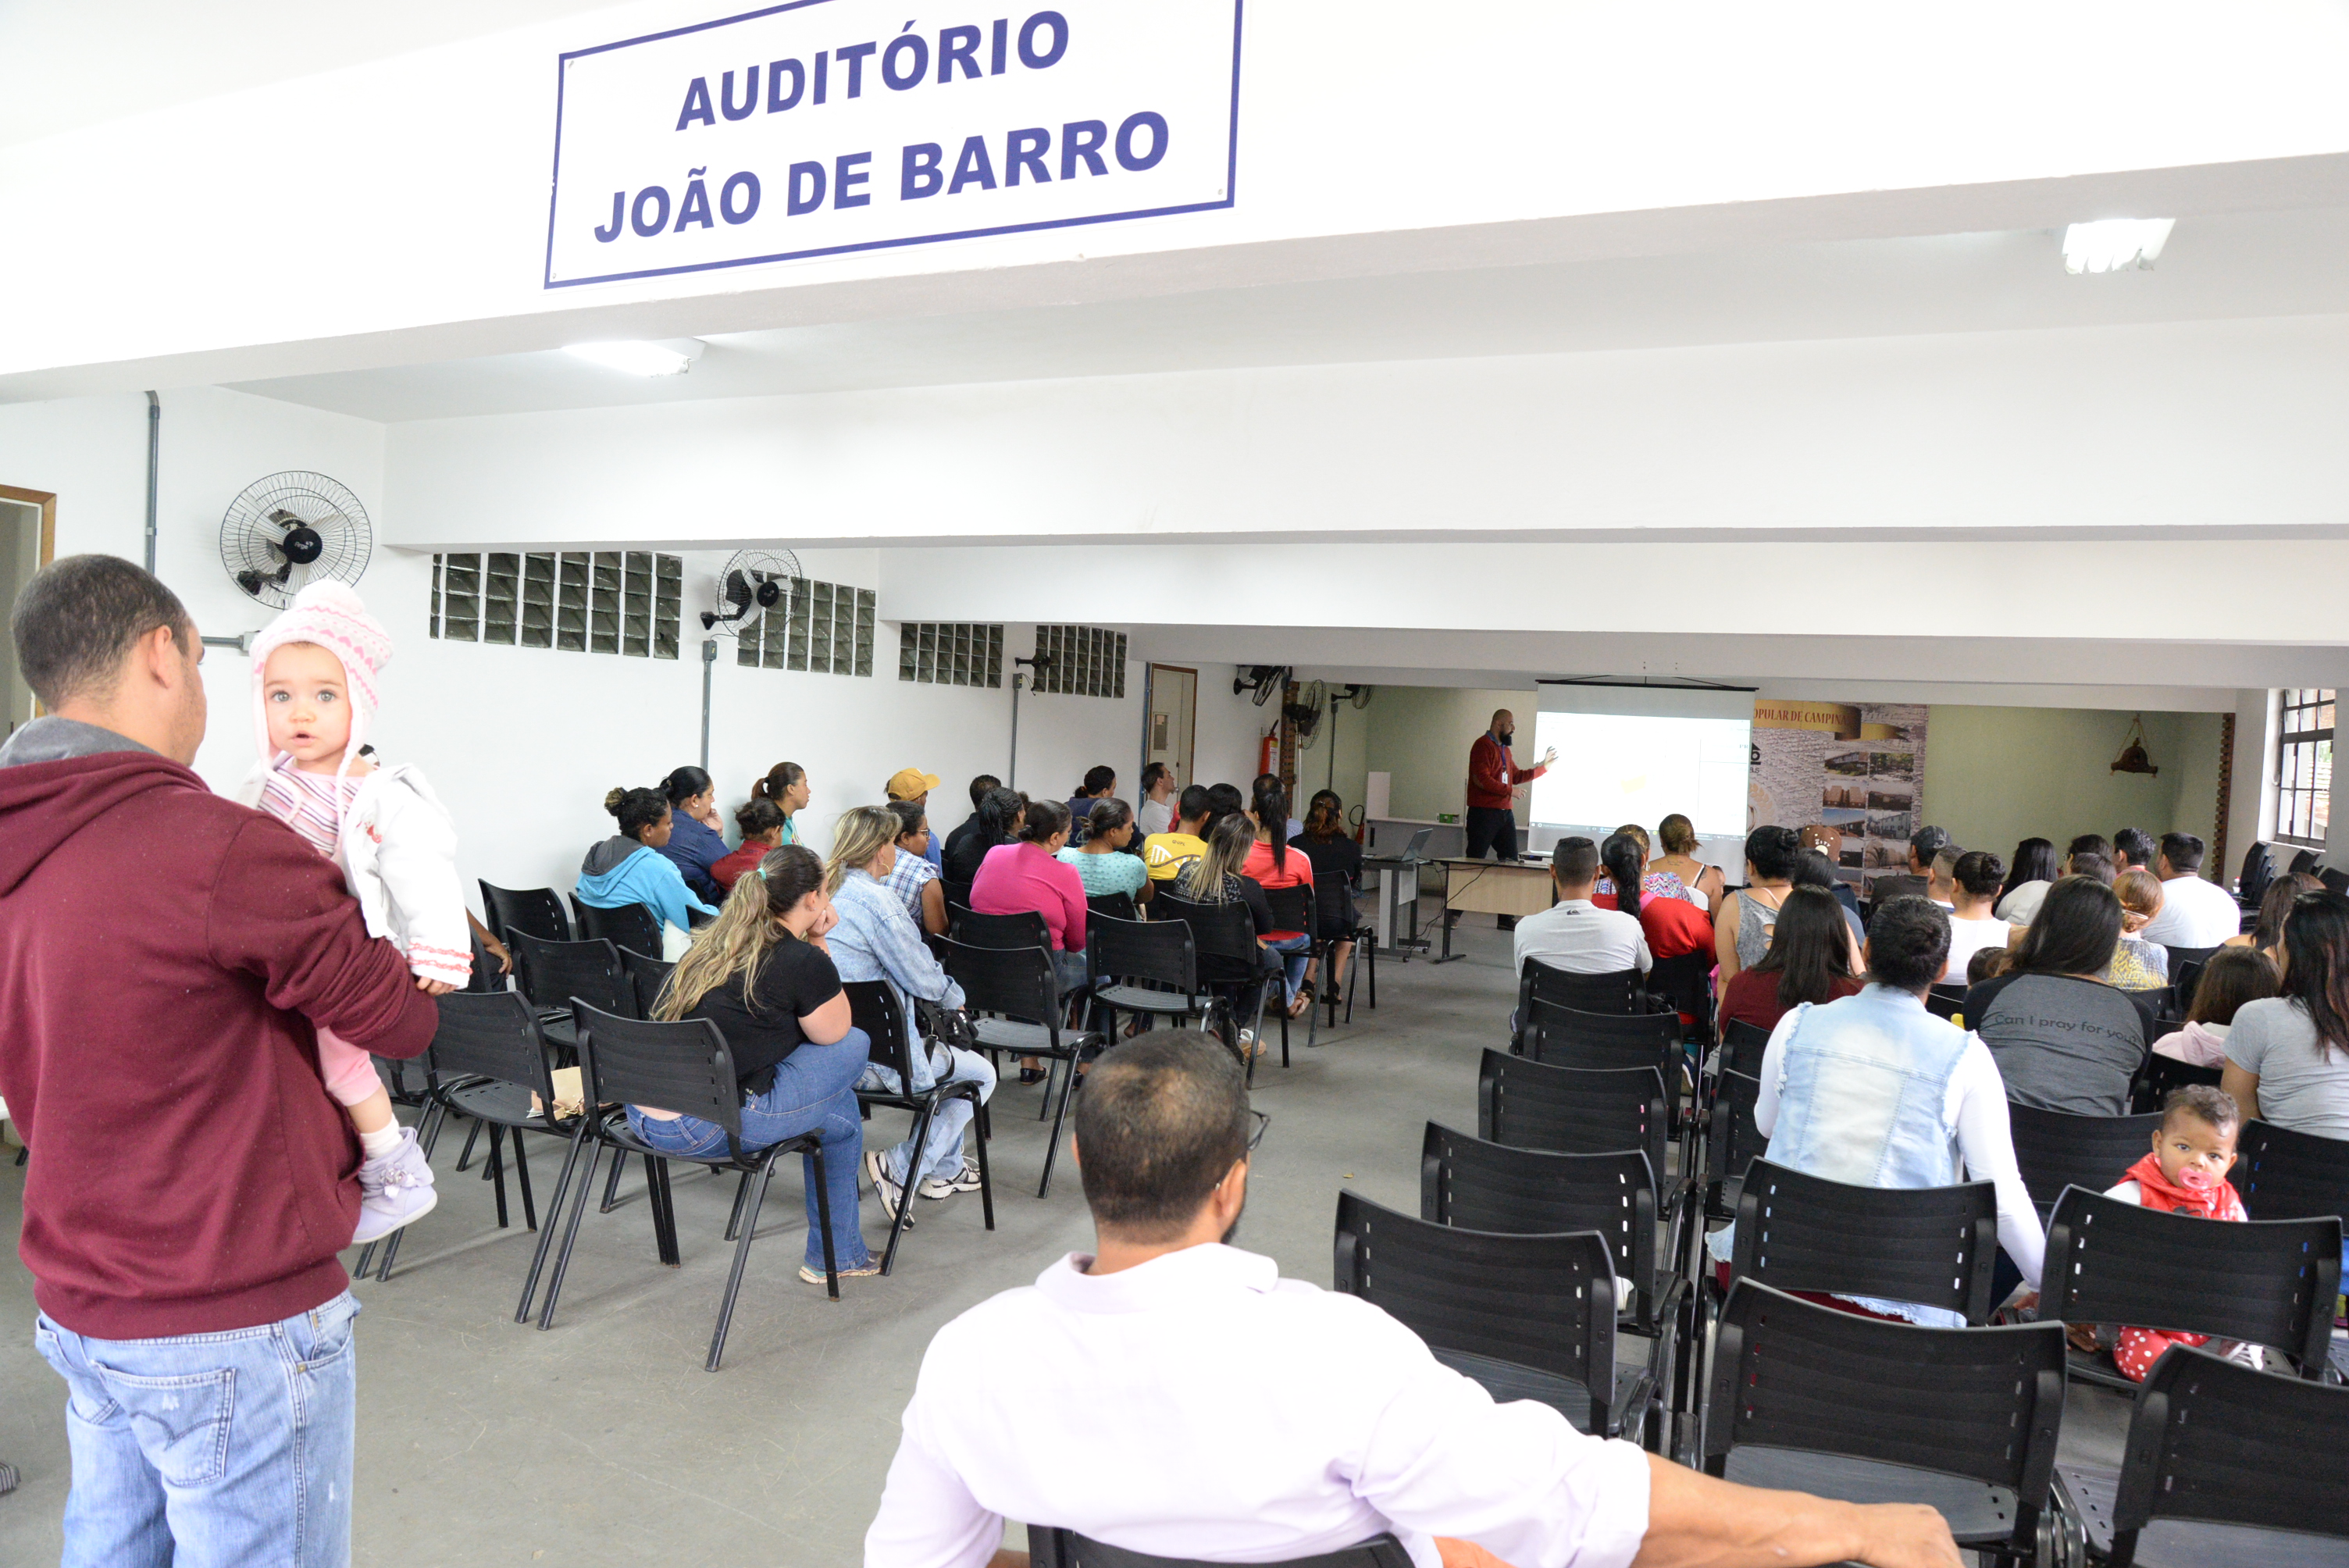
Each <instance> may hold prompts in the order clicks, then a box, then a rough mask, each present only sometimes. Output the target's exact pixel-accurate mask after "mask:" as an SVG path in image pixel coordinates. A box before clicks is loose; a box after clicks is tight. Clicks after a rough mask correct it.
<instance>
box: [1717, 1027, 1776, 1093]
mask: <svg viewBox="0 0 2349 1568" xmlns="http://www.w3.org/2000/svg"><path fill="white" fill-rule="evenodd" d="M1721 1046H1722V1058H1721V1065H1722V1068H1723V1070H1725V1071H1728V1072H1733V1073H1744V1075H1745V1076H1746V1077H1747V1078H1760V1077H1761V1076H1762V1057H1763V1056H1764V1054H1765V1053H1766V1052H1767V1051H1768V1050H1769V1049H1770V1031H1769V1030H1767V1029H1765V1028H1764V1027H1763V1026H1761V1025H1759V1024H1749V1023H1747V1022H1746V1021H1745V1020H1744V1019H1743V1018H1733V1019H1731V1020H1730V1021H1729V1022H1728V1023H1726V1024H1723V1026H1722V1027H1721Z"/></svg>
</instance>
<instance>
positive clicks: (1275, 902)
mask: <svg viewBox="0 0 2349 1568" xmlns="http://www.w3.org/2000/svg"><path fill="white" fill-rule="evenodd" d="M1289 853H1290V854H1293V855H1295V856H1297V857H1298V858H1299V859H1300V860H1301V859H1303V858H1304V855H1305V851H1303V850H1291V851H1289ZM1264 902H1265V904H1266V906H1267V907H1268V908H1269V909H1270V910H1271V911H1272V928H1273V930H1275V931H1301V932H1303V933H1304V934H1306V935H1308V936H1311V935H1312V934H1314V925H1315V921H1314V913H1313V892H1312V890H1311V889H1309V888H1308V887H1306V886H1305V885H1304V884H1303V883H1302V882H1299V884H1298V885H1297V886H1295V887H1268V888H1267V889H1265V890H1264Z"/></svg>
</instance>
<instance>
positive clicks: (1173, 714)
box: [1142, 665, 1199, 790]
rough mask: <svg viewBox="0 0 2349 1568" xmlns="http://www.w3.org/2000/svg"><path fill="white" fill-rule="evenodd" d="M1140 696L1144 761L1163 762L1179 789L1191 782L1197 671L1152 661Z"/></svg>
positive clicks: (1176, 787) (1194, 738)
mask: <svg viewBox="0 0 2349 1568" xmlns="http://www.w3.org/2000/svg"><path fill="white" fill-rule="evenodd" d="M1142 707H1143V715H1142V760H1143V765H1144V766H1145V767H1146V766H1147V765H1149V764H1150V763H1153V762H1164V764H1166V766H1167V769H1169V770H1170V771H1171V772H1172V773H1173V774H1174V788H1175V789H1177V790H1180V789H1184V788H1185V787H1186V786H1188V785H1189V784H1190V782H1191V748H1192V746H1193V744H1194V742H1195V741H1196V740H1197V739H1198V727H1199V672H1198V671H1197V670H1195V669H1185V668H1184V667H1183V666H1181V665H1151V666H1150V672H1149V675H1148V676H1147V677H1146V678H1145V681H1144V684H1143V705H1142Z"/></svg>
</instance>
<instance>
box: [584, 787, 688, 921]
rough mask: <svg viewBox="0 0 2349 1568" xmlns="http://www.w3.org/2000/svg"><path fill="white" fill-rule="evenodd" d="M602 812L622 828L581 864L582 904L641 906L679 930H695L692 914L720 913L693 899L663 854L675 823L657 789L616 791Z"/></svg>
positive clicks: (681, 878) (595, 906) (595, 905)
mask: <svg viewBox="0 0 2349 1568" xmlns="http://www.w3.org/2000/svg"><path fill="white" fill-rule="evenodd" d="M604 810H606V811H609V812H611V813H612V815H613V816H615V817H616V818H618V819H619V820H620V830H619V832H618V833H616V834H615V835H614V836H613V837H611V838H608V839H606V840H605V841H603V842H602V843H600V844H597V845H596V846H595V848H594V849H592V850H589V851H587V858H586V859H585V860H584V861H580V862H579V881H578V882H577V883H576V884H575V885H574V887H573V889H572V892H573V894H574V896H575V897H576V898H577V899H578V900H579V902H580V903H584V904H585V905H586V906H587V907H588V908H590V909H625V908H626V907H627V906H628V905H629V904H632V903H640V904H643V905H644V906H645V907H646V908H647V909H649V910H651V911H652V912H653V913H654V914H655V915H656V916H657V918H658V919H659V920H660V921H661V923H663V924H664V925H669V926H674V927H676V928H677V929H678V931H680V932H689V931H690V930H691V929H692V919H693V916H695V915H697V914H716V913H718V911H717V910H716V909H715V908H714V907H712V906H711V905H709V904H707V903H703V902H702V901H701V900H699V899H698V898H696V897H694V896H693V890H692V889H690V888H688V887H687V886H686V885H685V878H684V877H683V876H682V875H681V874H679V873H678V869H677V867H676V866H675V865H673V864H671V863H670V862H669V861H668V860H667V857H665V856H664V855H662V854H661V853H660V847H661V846H662V845H663V844H666V843H667V842H668V835H669V829H670V825H671V823H672V821H673V819H672V817H671V816H670V813H669V809H668V802H667V800H666V799H663V798H662V796H661V792H660V791H659V790H657V789H615V790H612V791H611V792H610V793H609V794H607V795H605V797H604ZM647 956H655V957H657V956H658V954H648V955H647Z"/></svg>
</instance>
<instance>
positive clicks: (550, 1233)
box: [514, 1117, 587, 1323]
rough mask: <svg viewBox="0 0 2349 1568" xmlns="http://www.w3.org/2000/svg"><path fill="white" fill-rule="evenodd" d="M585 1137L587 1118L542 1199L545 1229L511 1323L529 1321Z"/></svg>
mask: <svg viewBox="0 0 2349 1568" xmlns="http://www.w3.org/2000/svg"><path fill="white" fill-rule="evenodd" d="M586 1136H587V1119H586V1118H585V1117H582V1118H580V1120H579V1127H578V1130H576V1131H574V1132H573V1133H572V1135H571V1146H570V1148H569V1149H568V1150H565V1151H564V1156H563V1173H562V1174H561V1175H560V1176H557V1177H556V1178H555V1179H554V1194H553V1195H552V1196H550V1197H549V1198H548V1199H547V1200H546V1228H545V1229H544V1230H543V1231H541V1232H539V1233H538V1245H537V1246H536V1247H534V1248H533V1249H532V1251H531V1254H530V1273H528V1274H524V1275H523V1282H522V1301H521V1304H520V1305H517V1306H516V1307H515V1308H514V1321H515V1322H516V1323H528V1322H529V1321H530V1298H531V1297H532V1296H533V1295H537V1294H538V1276H539V1272H540V1271H541V1270H542V1269H543V1268H544V1267H545V1266H546V1253H547V1249H548V1247H549V1246H550V1245H552V1244H553V1243H554V1232H555V1227H556V1224H557V1222H560V1221H561V1219H562V1218H563V1201H564V1198H566V1197H568V1196H570V1193H571V1177H572V1174H573V1172H574V1171H576V1170H577V1169H578V1165H579V1146H580V1144H581V1143H582V1142H584V1141H585V1139H586Z"/></svg>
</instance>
